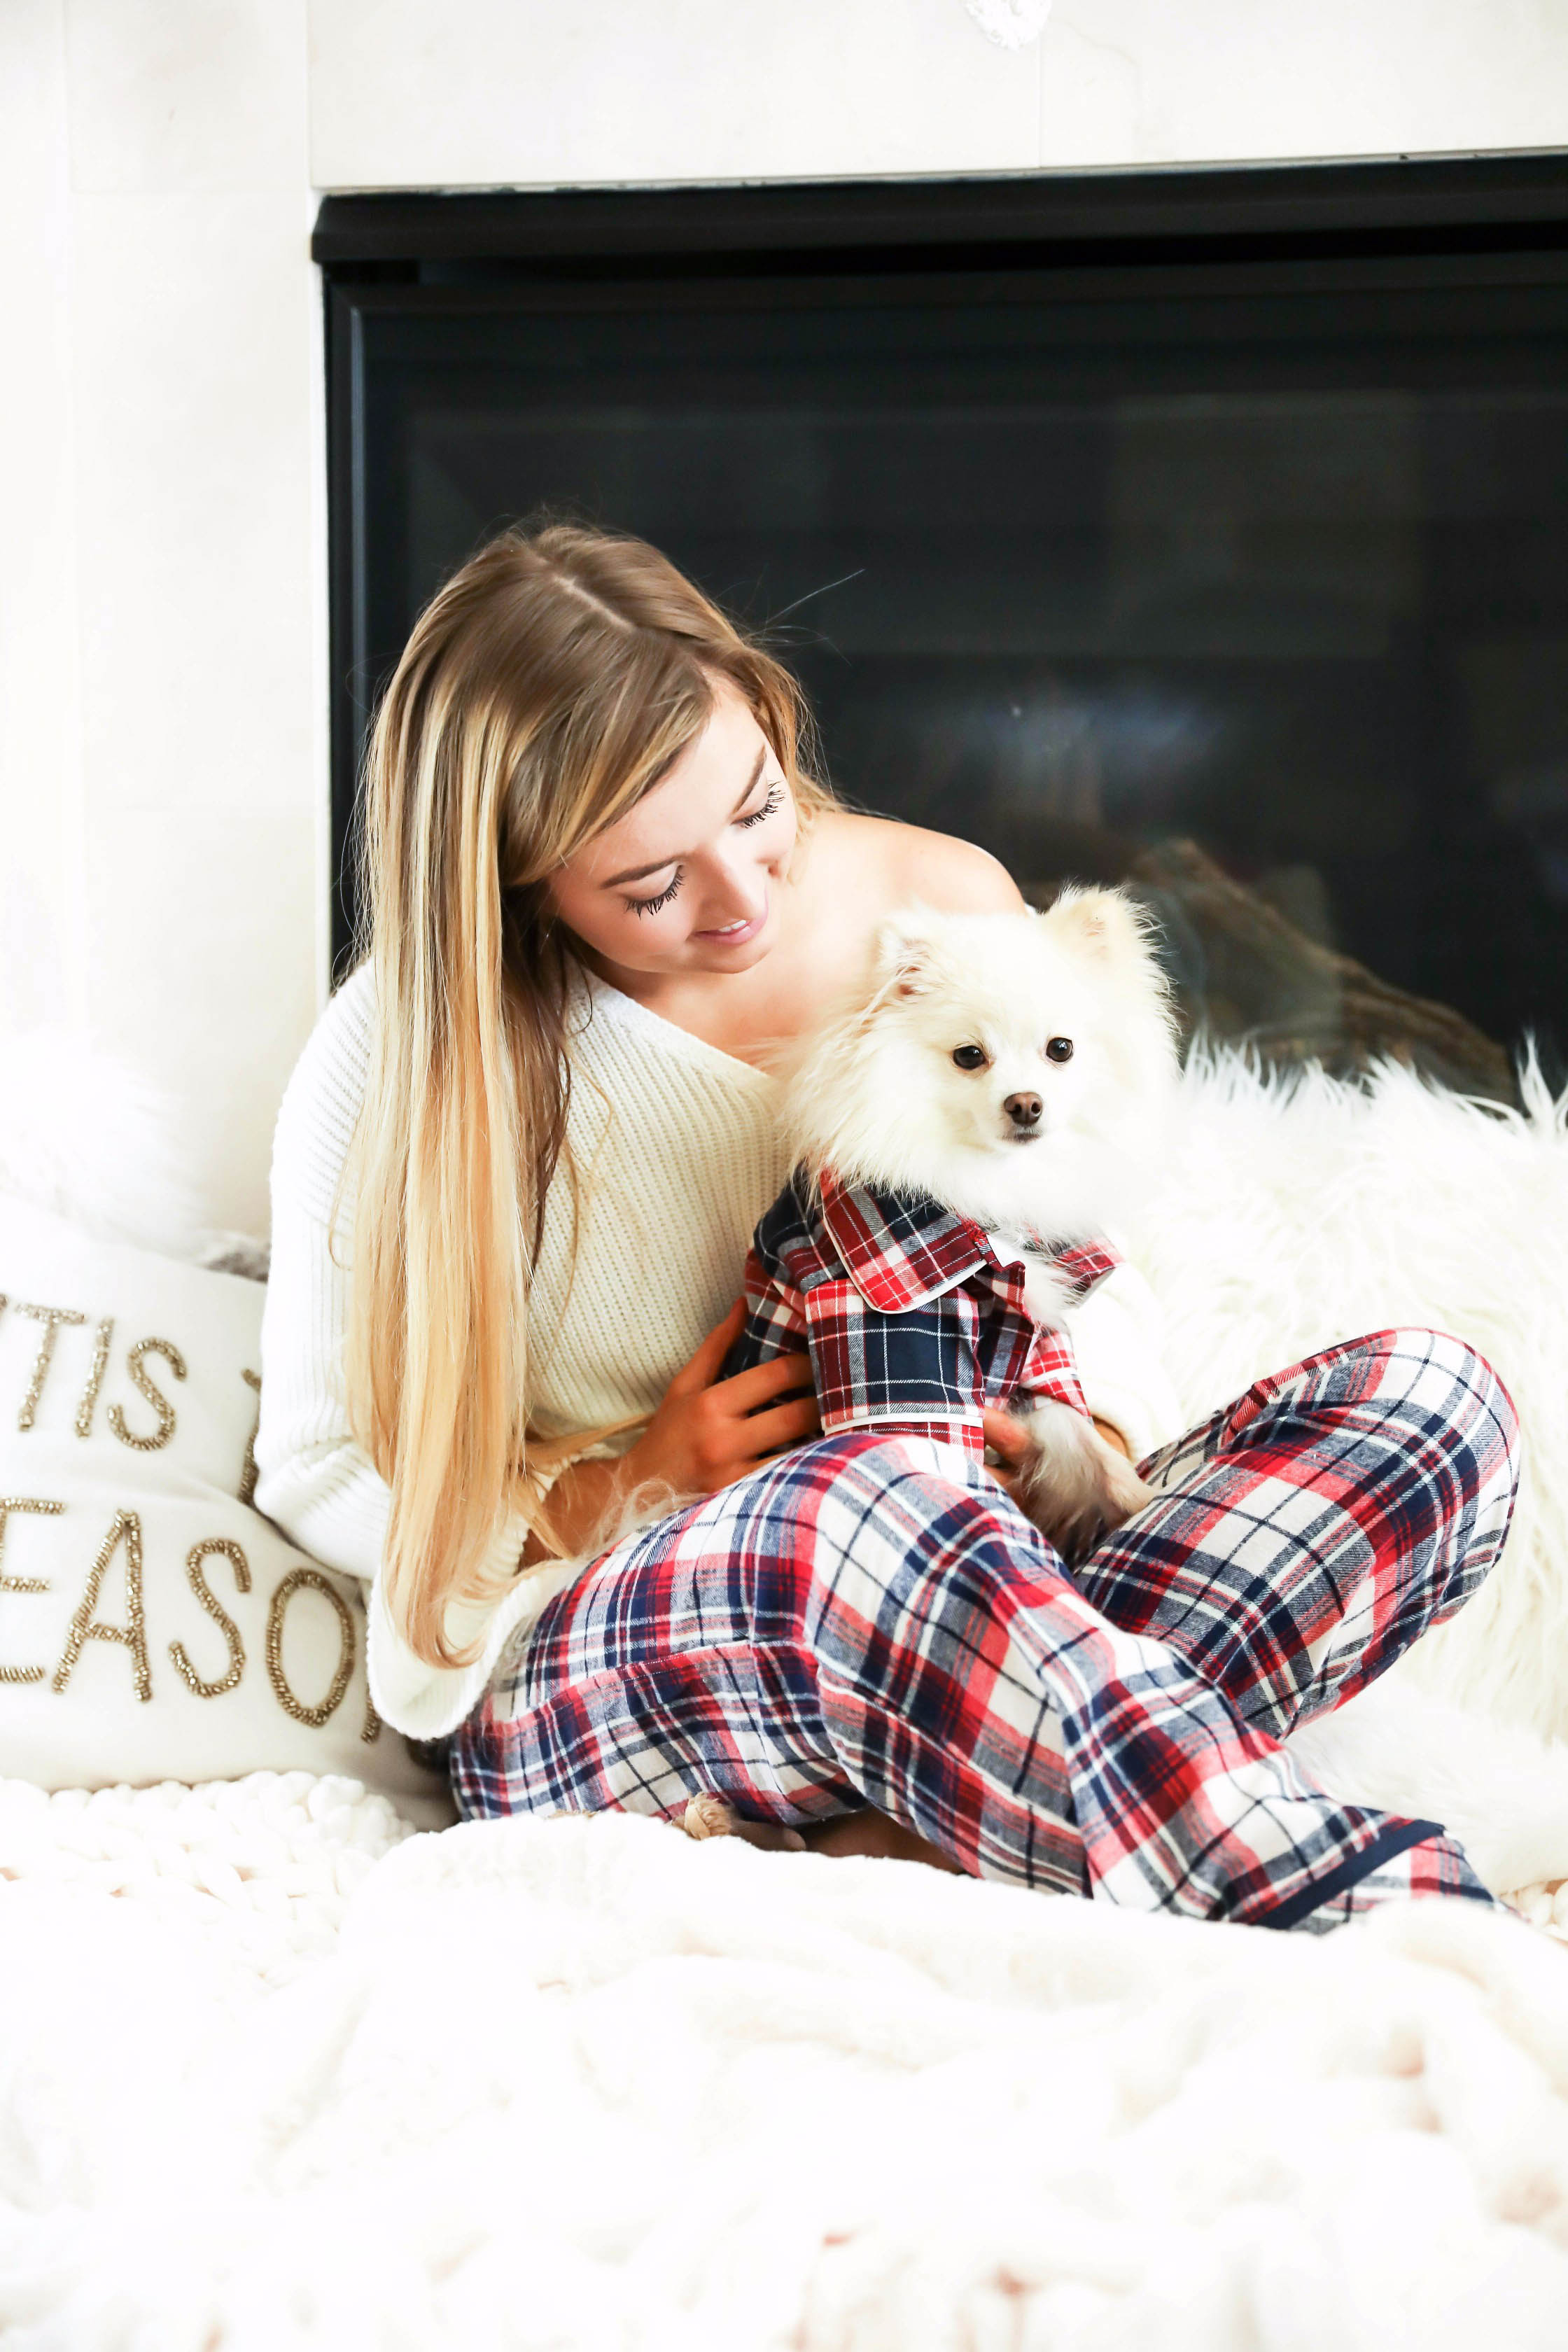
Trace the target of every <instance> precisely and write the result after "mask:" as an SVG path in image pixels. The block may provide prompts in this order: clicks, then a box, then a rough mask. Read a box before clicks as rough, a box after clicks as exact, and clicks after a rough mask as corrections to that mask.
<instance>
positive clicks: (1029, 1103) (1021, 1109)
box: [1002, 1095, 1042, 1127]
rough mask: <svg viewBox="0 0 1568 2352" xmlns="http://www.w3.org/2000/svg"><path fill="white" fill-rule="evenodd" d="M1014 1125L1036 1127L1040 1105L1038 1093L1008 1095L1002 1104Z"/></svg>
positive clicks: (1038, 1121) (1038, 1120)
mask: <svg viewBox="0 0 1568 2352" xmlns="http://www.w3.org/2000/svg"><path fill="white" fill-rule="evenodd" d="M1002 1108H1003V1109H1004V1110H1005V1112H1006V1114H1007V1116H1008V1118H1010V1119H1011V1120H1012V1122H1013V1124H1014V1126H1015V1127H1038V1125H1039V1123H1040V1111H1041V1108H1042V1105H1041V1102H1040V1097H1039V1096H1038V1095H1009V1096H1008V1097H1007V1099H1006V1101H1005V1103H1004V1104H1003V1106H1002Z"/></svg>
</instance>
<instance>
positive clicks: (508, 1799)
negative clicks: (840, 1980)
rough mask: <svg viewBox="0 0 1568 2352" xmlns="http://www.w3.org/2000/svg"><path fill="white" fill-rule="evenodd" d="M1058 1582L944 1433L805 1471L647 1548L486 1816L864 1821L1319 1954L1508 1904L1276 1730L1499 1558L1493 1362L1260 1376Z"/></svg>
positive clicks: (564, 1644) (1328, 1358) (565, 1615)
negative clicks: (1330, 1777) (1434, 1899)
mask: <svg viewBox="0 0 1568 2352" xmlns="http://www.w3.org/2000/svg"><path fill="white" fill-rule="evenodd" d="M1139 1467H1140V1469H1141V1471H1142V1475H1143V1476H1144V1478H1145V1479H1146V1480H1148V1482H1149V1483H1150V1484H1151V1485H1152V1486H1154V1487H1155V1488H1156V1490H1157V1491H1156V1495H1155V1498H1154V1500H1153V1501H1152V1503H1151V1504H1149V1505H1147V1506H1146V1507H1144V1509H1143V1510H1142V1511H1141V1512H1140V1513H1138V1514H1137V1516H1136V1517H1134V1518H1132V1519H1131V1520H1129V1521H1128V1522H1127V1524H1126V1525H1125V1526H1124V1527H1121V1528H1117V1529H1116V1530H1115V1531H1114V1533H1113V1534H1111V1535H1110V1536H1109V1537H1108V1538H1106V1539H1105V1541H1104V1542H1103V1543H1102V1544H1101V1545H1100V1547H1099V1548H1098V1549H1097V1550H1096V1551H1095V1553H1094V1554H1092V1555H1091V1556H1090V1558H1089V1560H1088V1561H1087V1562H1086V1563H1084V1564H1082V1565H1081V1566H1080V1567H1079V1568H1078V1569H1076V1570H1073V1571H1072V1572H1070V1573H1069V1572H1068V1570H1066V1569H1065V1568H1064V1566H1063V1564H1062V1562H1061V1560H1060V1559H1058V1557H1057V1555H1056V1554H1055V1552H1054V1551H1053V1550H1052V1549H1051V1548H1050V1547H1049V1545H1048V1544H1047V1543H1046V1541H1045V1539H1044V1538H1042V1537H1041V1536H1040V1535H1039V1534H1038V1533H1037V1530H1036V1529H1035V1528H1033V1527H1032V1526H1031V1525H1030V1524H1029V1522H1028V1521H1027V1519H1026V1518H1025V1517H1024V1516H1023V1514H1022V1513H1021V1512H1020V1511H1018V1510H1017V1509H1016V1507H1015V1506H1014V1504H1013V1503H1012V1501H1011V1500H1010V1498H1009V1497H1008V1496H1007V1495H1006V1494H1005V1491H1004V1490H1003V1488H1002V1487H1001V1486H1000V1485H999V1484H998V1483H997V1481H996V1480H995V1479H994V1477H993V1476H992V1475H991V1474H990V1473H989V1472H988V1471H987V1470H986V1469H985V1468H984V1465H983V1464H982V1463H980V1462H979V1461H977V1460H976V1459H975V1457H974V1456H973V1454H970V1453H969V1452H967V1451H966V1450H965V1449H964V1448H963V1447H962V1446H960V1445H958V1444H954V1443H952V1442H951V1441H950V1442H945V1443H944V1442H939V1441H936V1440H933V1439H931V1438H917V1437H910V1436H907V1435H903V1434H900V1435H899V1436H896V1437H891V1438H889V1436H887V1435H886V1434H885V1433H882V1432H880V1431H878V1430H872V1429H867V1430H856V1431H851V1432H848V1433H843V1434H840V1435H838V1436H836V1437H828V1438H824V1439H821V1440H818V1441H817V1442H816V1443H814V1444H810V1445H805V1446H801V1447H797V1448H795V1449H794V1450H793V1451H792V1452H790V1453H788V1454H784V1455H781V1456H780V1457H778V1458H777V1459H776V1460H774V1461H771V1462H768V1463H764V1464H763V1465H761V1467H759V1468H758V1469H757V1470H755V1471H753V1472H752V1473H751V1474H750V1475H748V1476H746V1477H745V1478H742V1479H741V1480H738V1481H737V1482H736V1483H735V1484H734V1485H732V1486H726V1487H723V1488H721V1490H720V1492H719V1493H718V1494H716V1495H712V1496H709V1497H708V1499H707V1500H706V1501H704V1502H701V1503H699V1504H693V1505H690V1506H689V1507H687V1508H685V1509H683V1510H679V1511H676V1512H673V1513H671V1514H670V1515H669V1516H668V1517H666V1518H664V1519H661V1520H659V1521H658V1523H657V1524H656V1525H654V1526H652V1527H650V1528H645V1529H644V1530H642V1531H641V1532H640V1533H638V1534H637V1535H635V1536H631V1537H628V1538H626V1540H625V1541H624V1542H623V1543H621V1544H619V1545H617V1546H616V1549H614V1550H613V1551H610V1552H608V1553H606V1554H605V1556H604V1557H603V1558H602V1559H599V1560H597V1561H595V1563H594V1564H593V1565H592V1566H591V1567H590V1568H588V1569H587V1570H585V1571H584V1575H583V1576H582V1577H581V1578H580V1579H579V1580H577V1581H576V1582H575V1583H574V1584H573V1585H571V1586H569V1587H568V1588H567V1589H566V1590H565V1591H563V1592H561V1593H560V1594H558V1595H557V1596H556V1597H555V1598H554V1599H553V1600H552V1601H551V1602H550V1603H549V1604H548V1605H547V1607H546V1608H545V1610H544V1612H543V1613H542V1616H541V1618H540V1620H539V1622H538V1623H537V1625H536V1626H535V1627H534V1628H533V1629H532V1630H531V1633H528V1634H526V1635H525V1636H523V1637H521V1640H520V1641H519V1642H518V1643H517V1644H515V1645H514V1647H513V1649H512V1650H511V1651H510V1652H508V1653H503V1654H502V1659H501V1662H500V1667H499V1669H498V1672H497V1675H496V1676H495V1678H494V1679H493V1680H492V1684H491V1687H490V1690H489V1694H488V1696H487V1697H486V1699H485V1700H484V1701H483V1703H482V1704H481V1706H479V1708H478V1709H476V1710H475V1712H474V1714H473V1715H472V1716H470V1717H469V1718H468V1721H467V1722H466V1723H465V1724H464V1725H462V1726H461V1727H459V1729H458V1732H457V1734H456V1735H455V1736H454V1738H453V1744H452V1749H451V1759H450V1761H451V1773H452V1785H453V1790H454V1793H455V1795H456V1798H457V1801H458V1808H459V1810H460V1811H462V1812H463V1813H464V1814H466V1815H469V1816H475V1815H491V1814H501V1813H511V1812H520V1811H522V1812H526V1811H536V1812H548V1811H558V1810H563V1809H564V1810H567V1811H584V1812H592V1811H605V1810H606V1809H613V1808H622V1809H625V1810H626V1811H635V1812H643V1813H652V1814H656V1815H661V1816H664V1817H666V1818H668V1819H678V1818H679V1815H680V1813H681V1811H683V1809H684V1807H685V1804H686V1802H687V1800H688V1799H689V1797H691V1796H693V1795H697V1794H700V1793H702V1792H704V1791H707V1790H716V1791H719V1792H721V1793H722V1794H724V1795H726V1796H727V1797H728V1798H729V1799H730V1800H731V1803H732V1804H734V1805H735V1807H736V1808H737V1809H738V1810H739V1811H741V1812H742V1814H743V1815H746V1816H749V1817H751V1818H752V1819H765V1820H772V1821H777V1822H795V1823H800V1822H809V1821H813V1820H820V1819H823V1818H825V1817H826V1816H829V1815H832V1814H835V1813H839V1812H843V1811H853V1810H856V1809H858V1807H860V1806H863V1805H865V1804H867V1803H870V1804H873V1805H876V1806H878V1807H879V1808H880V1809H881V1810H882V1811H884V1812H886V1813H889V1814H890V1815H892V1816H893V1818H894V1819H896V1820H898V1821H901V1822H905V1823H906V1824H907V1825H908V1826H909V1827H910V1828H911V1829H914V1830H917V1831H919V1832H921V1834H922V1835H923V1836H925V1837H927V1838H930V1839H931V1841H932V1842H933V1843H935V1844H937V1845H939V1846H941V1847H942V1850H943V1851H944V1852H945V1853H948V1854H950V1855H951V1856H952V1858H953V1859H954V1860H956V1861H957V1862H958V1863H959V1864H961V1865H962V1867H963V1869H965V1870H967V1871H970V1872H972V1873H973V1874H976V1875H978V1876H980V1877H985V1878H996V1879H1002V1880H1007V1881H1011V1882H1012V1883H1014V1884H1016V1885H1027V1886H1034V1887H1043V1888H1048V1889H1054V1890H1056V1891H1058V1892H1065V1893H1070V1894H1077V1895H1094V1896H1097V1897H1100V1898H1103V1899H1105V1900H1109V1901H1111V1902H1116V1903H1123V1904H1127V1905H1129V1906H1132V1907H1134V1908H1139V1909H1144V1910H1165V1911H1171V1912H1174V1913H1178V1914H1183V1915H1185V1916H1190V1917H1196V1918H1205V1919H1240V1920H1250V1921H1253V1922H1256V1923H1258V1924H1259V1925H1263V1926H1268V1927H1303V1928H1306V1929H1309V1930H1311V1931H1313V1932H1318V1931H1321V1930H1322V1929H1323V1928H1324V1927H1332V1926H1335V1925H1337V1924H1338V1923H1339V1922H1340V1921H1341V1920H1342V1919H1343V1918H1345V1917H1347V1916H1351V1915H1352V1913H1353V1912H1354V1911H1356V1910H1358V1909H1360V1908H1363V1907H1366V1906H1370V1905H1371V1904H1373V1902H1377V1901H1382V1900H1385V1899H1387V1897H1388V1896H1389V1895H1391V1894H1405V1895H1408V1894H1411V1893H1446V1894H1450V1895H1468V1896H1472V1897H1474V1898H1476V1899H1478V1900H1480V1901H1487V1900H1489V1897H1488V1895H1487V1893H1486V1890H1485V1888H1484V1887H1483V1886H1482V1885H1481V1884H1480V1882H1479V1880H1478V1879H1477V1878H1476V1876H1475V1874H1474V1873H1473V1872H1472V1871H1471V1870H1470V1869H1469V1867H1468V1863H1467V1862H1466V1859H1465V1856H1464V1853H1463V1852H1462V1850H1461V1849H1460V1848H1459V1847H1458V1845H1456V1844H1455V1843H1453V1841H1452V1840H1450V1839H1448V1838H1447V1837H1446V1836H1445V1835H1444V1834H1443V1832H1442V1831H1441V1828H1440V1826H1439V1825H1438V1824H1436V1823H1435V1822H1419V1821H1410V1820H1407V1819H1405V1818H1402V1817H1398V1816H1394V1815H1392V1814H1387V1813H1381V1812H1377V1811H1373V1810H1372V1809H1371V1808H1370V1807H1367V1806H1362V1805H1352V1804H1348V1803H1343V1802H1341V1801H1338V1800H1336V1799H1335V1798H1332V1797H1330V1796H1328V1795H1326V1794H1325V1793H1324V1792H1323V1791H1322V1790H1320V1789H1318V1788H1316V1787H1314V1785H1313V1784H1312V1782H1311V1781H1310V1780H1309V1779H1308V1778H1307V1776H1306V1775H1305V1774H1304V1773H1303V1771H1302V1770H1301V1769H1300V1767H1299V1766H1298V1765H1297V1764H1296V1762H1295V1760H1294V1759H1293V1758H1292V1757H1291V1755H1290V1753H1289V1750H1288V1749H1285V1748H1281V1747H1280V1746H1279V1739H1280V1738H1282V1737H1283V1735H1284V1734H1285V1733H1286V1732H1287V1731H1289V1729H1290V1728H1291V1727H1292V1726H1293V1725H1294V1724H1296V1723H1298V1722H1300V1721H1302V1720H1304V1719H1306V1718H1307V1717H1310V1716H1312V1715H1314V1714H1318V1713H1321V1712H1322V1711H1324V1710H1325V1709H1327V1708H1329V1707H1331V1706H1334V1705H1336V1704H1337V1703H1338V1701H1339V1700H1341V1699H1342V1698H1343V1697H1345V1696H1349V1694H1350V1693H1351V1692H1352V1691H1353V1690H1356V1689H1358V1688H1360V1687H1361V1686H1362V1685H1363V1684H1364V1683H1366V1682H1367V1681H1369V1680H1370V1679H1371V1678H1372V1677H1373V1675H1377V1674H1379V1673H1381V1672H1382V1671H1383V1669H1384V1667H1386V1666H1387V1665H1388V1664H1391V1663H1392V1661H1393V1660H1394V1658H1395V1657H1396V1656H1398V1655H1399V1654H1400V1653H1401V1652H1402V1651H1403V1650H1404V1649H1405V1648H1406V1647H1407V1646H1408V1644H1409V1643H1411V1642H1412V1641H1413V1640H1414V1639H1415V1636H1416V1635H1417V1634H1418V1633H1420V1632H1421V1631H1422V1630H1423V1629H1424V1628H1425V1627H1426V1626H1428V1625H1434V1624H1437V1623H1440V1622H1442V1621H1443V1620H1444V1619H1445V1618H1447V1617H1449V1616H1451V1615H1452V1614H1453V1612H1454V1611H1455V1610H1457V1609H1458V1607H1459V1606H1460V1605H1461V1603H1462V1602H1463V1601H1465V1599H1466V1598H1467V1597H1468V1594H1469V1593H1470V1592H1471V1591H1474V1589H1475V1587H1476V1586H1477V1585H1478V1584H1479V1581H1480V1580H1481V1579H1482V1577H1483V1576H1484V1575H1485V1574H1486V1573H1487V1571H1488V1570H1489V1568H1490V1566H1491V1564H1492V1562H1493V1561H1494V1560H1495V1559H1496V1558H1497V1555H1498V1552H1499V1551H1500V1549H1501V1546H1502V1542H1503V1538H1504V1536H1505V1534H1506V1532H1507V1529H1508V1525H1509V1521H1510V1515H1511V1513H1512V1509H1513V1501H1514V1494H1515V1489H1516V1485H1517V1478H1518V1427H1517V1422H1516V1419H1515V1416H1514V1412H1513V1407H1512V1404H1511V1402H1510V1398H1509V1396H1508V1393H1507V1391H1506V1390H1505V1389H1504V1388H1503V1386H1502V1384H1501V1382H1500V1381H1499V1380H1498V1379H1497V1377H1496V1375H1495V1373H1493V1371H1492V1370H1491V1368H1490V1367H1489V1365H1488V1364H1487V1363H1486V1362H1485V1360H1483V1359H1482V1358H1481V1357H1479V1356H1478V1355H1477V1354H1476V1353H1475V1351H1474V1350H1473V1349H1469V1348H1468V1347H1466V1346H1465V1345H1464V1344H1463V1343H1462V1342H1461V1341H1459V1340H1458V1339H1452V1338H1449V1337H1447V1335H1445V1334H1443V1333H1438V1332H1433V1331H1426V1330H1420V1329H1406V1330H1391V1331H1380V1332H1376V1333H1373V1335H1372V1336H1371V1337H1369V1338H1367V1339H1359V1340H1356V1341H1352V1342H1351V1343H1349V1344H1347V1345H1346V1346H1343V1347H1340V1348H1332V1349H1327V1350H1325V1351H1324V1352H1323V1353H1321V1355H1317V1356H1313V1357H1310V1358H1308V1359H1306V1360H1304V1361H1303V1362H1302V1363H1300V1364H1297V1365H1293V1366H1291V1367H1290V1368H1289V1370H1287V1371H1284V1372H1280V1373H1277V1374H1274V1375H1272V1376H1271V1377H1270V1378H1269V1379H1268V1380H1263V1381H1258V1382H1256V1383H1255V1384H1254V1386H1253V1387H1252V1388H1250V1389H1248V1390H1247V1392H1246V1394H1245V1395H1244V1396H1242V1397H1239V1398H1237V1400H1236V1402H1234V1403H1232V1404H1230V1405H1228V1406H1226V1407H1225V1408H1224V1409H1223V1410H1222V1411H1221V1412H1215V1413H1213V1414H1211V1415H1210V1416H1209V1417H1208V1419H1207V1420H1206V1421H1205V1422H1204V1423H1201V1424H1200V1425H1199V1426H1198V1427H1197V1428H1195V1429H1194V1430H1192V1431H1190V1432H1189V1433H1187V1434H1186V1435H1185V1436H1184V1437H1182V1438H1179V1439H1177V1440H1175V1441H1174V1442H1173V1444H1170V1445H1168V1446H1164V1447H1162V1448H1161V1449H1160V1450H1159V1451H1158V1452H1157V1453H1155V1454H1151V1455H1149V1456H1148V1457H1146V1458H1145V1460H1144V1461H1143V1462H1142V1463H1141V1464H1140V1465H1139Z"/></svg>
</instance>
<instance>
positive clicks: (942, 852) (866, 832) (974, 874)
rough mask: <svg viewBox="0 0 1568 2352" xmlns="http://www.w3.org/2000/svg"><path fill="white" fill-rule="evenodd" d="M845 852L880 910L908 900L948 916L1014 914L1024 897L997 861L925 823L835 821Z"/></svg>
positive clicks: (862, 818) (843, 816) (854, 816)
mask: <svg viewBox="0 0 1568 2352" xmlns="http://www.w3.org/2000/svg"><path fill="white" fill-rule="evenodd" d="M838 822H839V824H840V825H841V826H842V827H843V828H844V830H843V833H842V835H841V838H842V841H843V845H844V847H845V849H846V850H847V853H848V854H849V856H850V857H851V858H852V859H853V861H854V863H855V864H856V865H857V866H859V868H860V870H861V871H862V873H863V874H864V875H865V877H866V878H867V880H868V882H869V881H872V880H873V877H874V882H875V895H876V897H877V898H878V899H879V902H880V904H881V906H882V907H883V908H893V907H899V906H903V905H905V904H907V903H908V901H909V900H910V899H911V898H919V899H921V900H923V902H924V903H925V905H926V906H928V907H936V908H941V910H942V913H944V914H949V915H990V914H1008V915H1011V914H1017V913H1018V912H1019V910H1020V909H1021V908H1022V907H1023V906H1024V903H1025V901H1024V899H1023V898H1022V896H1021V894H1020V892H1019V889H1018V886H1017V884H1016V882H1015V881H1014V879H1013V877H1012V876H1011V875H1010V874H1009V873H1008V871H1007V868H1006V867H1005V866H1004V865H1003V864H1002V861H1001V859H1000V858H997V857H993V856H992V855H991V853H990V851H989V850H988V849H982V848H981V847H980V845H979V844H978V843H976V842H973V841H961V840H960V839H959V838H958V836H957V835H955V834H951V833H931V832H930V831H928V830H927V828H926V827H925V826H924V825H919V824H897V823H895V821H894V820H893V819H892V818H890V817H880V816H861V815H858V814H850V813H849V812H848V811H845V812H844V813H843V814H841V815H840V817H839V820H838Z"/></svg>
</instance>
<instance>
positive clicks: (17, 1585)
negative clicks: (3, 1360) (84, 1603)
mask: <svg viewBox="0 0 1568 2352" xmlns="http://www.w3.org/2000/svg"><path fill="white" fill-rule="evenodd" d="M4 1303H5V1302H4V1300H0V1306H3V1305H4ZM64 1509H65V1505H64V1504H63V1503H51V1502H47V1501H46V1500H45V1499H44V1497H43V1496H40V1495H0V1558H4V1556H5V1522H6V1520H7V1518H8V1517H10V1515H11V1513H12V1512H13V1511H48V1512H54V1511H63V1510H64ZM48 1590H49V1587H48V1585H47V1583H46V1582H45V1581H44V1579H43V1578H42V1577H41V1576H0V1592H47V1591H48ZM46 1673H47V1667H44V1666H0V1683H41V1682H42V1681H43V1679H44V1675H45V1674H46Z"/></svg>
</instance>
